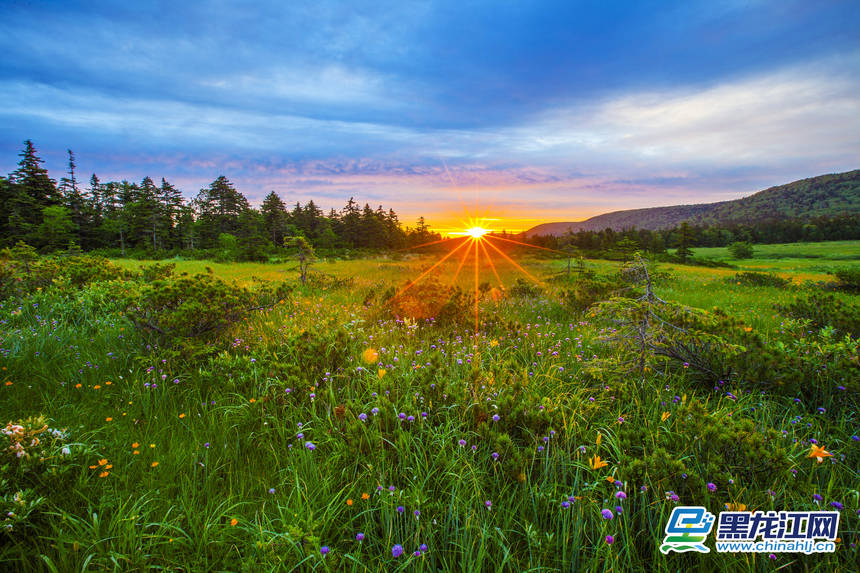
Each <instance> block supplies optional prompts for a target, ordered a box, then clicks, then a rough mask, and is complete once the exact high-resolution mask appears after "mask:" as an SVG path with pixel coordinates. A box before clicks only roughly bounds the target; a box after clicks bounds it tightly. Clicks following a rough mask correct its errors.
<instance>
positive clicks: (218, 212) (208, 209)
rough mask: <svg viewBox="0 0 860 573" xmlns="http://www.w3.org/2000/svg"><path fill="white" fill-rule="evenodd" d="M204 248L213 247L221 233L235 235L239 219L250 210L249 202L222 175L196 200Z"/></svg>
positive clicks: (202, 191) (201, 191) (198, 195)
mask: <svg viewBox="0 0 860 573" xmlns="http://www.w3.org/2000/svg"><path fill="white" fill-rule="evenodd" d="M194 205H195V208H196V209H197V213H198V226H199V230H200V239H201V241H202V243H203V244H202V246H204V247H210V246H213V245H214V244H215V242H216V240H217V239H218V235H220V234H221V233H229V234H232V235H235V234H236V233H237V230H238V227H239V217H240V216H241V214H242V213H243V212H244V211H245V210H247V209H249V208H250V205H249V204H248V200H247V199H246V198H245V196H244V195H242V194H241V193H240V192H239V191H237V190H236V189H235V188H234V187H233V184H232V183H230V181H229V180H228V179H227V178H226V177H224V176H223V175H221V176H220V177H218V178H217V179H216V180H215V181H213V182H212V183H211V184H210V185H209V187H208V188H206V189H201V190H200V193H198V194H197V197H196V198H195V200H194Z"/></svg>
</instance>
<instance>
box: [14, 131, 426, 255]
mask: <svg viewBox="0 0 860 573" xmlns="http://www.w3.org/2000/svg"><path fill="white" fill-rule="evenodd" d="M19 157H20V158H21V159H20V161H19V162H18V168H17V169H16V170H15V171H13V172H12V173H10V174H9V175H8V177H2V176H0V205H2V206H3V212H2V213H0V247H8V246H12V245H14V244H16V243H17V242H18V241H24V242H26V243H28V244H30V245H33V246H35V247H37V248H39V249H40V250H41V251H43V252H51V251H55V250H59V249H67V248H69V246H70V245H71V246H76V247H79V248H81V249H83V250H88V251H89V250H96V249H100V250H109V251H116V252H118V253H120V254H122V255H126V254H128V253H129V252H137V253H146V254H150V255H153V256H158V255H165V254H168V253H177V252H179V251H207V250H213V249H217V250H219V251H221V252H224V251H227V252H230V253H232V254H234V255H235V258H241V259H248V260H257V259H264V258H266V257H267V256H268V255H270V254H272V253H274V252H277V250H278V249H282V248H284V247H285V246H289V245H292V244H295V239H296V238H297V237H302V238H303V239H304V240H305V241H306V242H307V243H310V244H311V245H312V246H313V247H315V248H317V249H355V248H372V249H379V248H382V249H398V248H404V247H409V246H414V245H419V244H423V243H427V242H432V241H434V240H439V239H441V236H440V235H438V234H437V233H434V232H432V231H430V229H429V228H428V226H427V224H426V222H425V221H424V218H423V217H421V218H419V219H418V224H417V225H416V226H415V227H414V228H410V227H405V228H404V227H403V226H402V225H401V223H400V221H399V219H398V217H397V214H396V213H395V212H394V210H393V209H388V210H385V209H383V207H382V206H381V205H380V206H379V207H378V208H376V209H373V208H371V207H370V205H369V204H365V205H364V206H363V207H361V206H360V205H359V204H358V203H356V201H355V200H354V198H352V197H351V198H350V199H349V201H348V202H347V203H346V205H345V206H344V207H343V208H342V209H341V210H339V211H337V210H335V209H331V210H330V211H329V212H328V213H324V212H323V210H322V209H320V208H319V207H318V206H317V205H316V204H315V203H314V201H313V200H310V201H308V202H307V203H305V204H304V205H302V204H301V203H298V202H297V203H296V204H295V205H294V206H293V207H292V208H288V207H287V205H286V204H285V203H284V202H283V200H282V199H281V198H280V197H279V196H278V194H277V193H275V192H274V191H272V192H270V193H269V194H268V195H267V196H266V198H265V200H264V201H263V203H262V205H261V206H260V208H259V209H256V208H254V207H252V206H251V205H250V203H249V202H248V199H247V198H246V197H245V196H244V195H243V194H242V193H241V192H240V191H238V190H237V189H236V188H235V187H234V185H233V184H232V183H231V182H230V181H229V180H228V179H227V178H226V177H224V176H223V175H222V176H220V177H218V178H217V179H215V180H214V181H213V182H212V183H211V184H210V185H209V186H208V187H206V188H203V189H200V191H199V193H198V194H197V195H196V196H195V197H194V198H193V199H191V200H186V199H185V198H184V197H183V195H182V192H181V191H180V190H179V189H177V188H176V187H175V186H174V185H172V184H171V183H169V182H168V181H167V180H166V179H164V178H162V179H161V181H160V182H156V181H154V180H153V179H152V178H150V177H144V178H143V180H142V181H141V182H140V183H135V182H129V181H108V182H103V181H101V180H100V179H99V178H98V176H97V175H95V174H93V175H92V176H91V177H90V178H89V182H88V183H86V184H83V185H82V184H81V183H80V182H79V180H78V173H77V172H76V165H75V156H74V153H73V152H72V151H71V150H68V170H67V173H66V174H65V175H64V176H63V177H62V178H61V179H60V182H59V183H57V181H56V180H54V179H52V178H51V177H50V176H49V174H48V171H47V170H46V169H45V168H44V167H43V163H44V161H43V160H42V159H41V158H40V157H39V155H38V153H37V150H36V148H35V146H34V145H33V142H32V141H30V140H27V141H26V142H25V143H24V149H23V150H22V151H21V153H20V154H19Z"/></svg>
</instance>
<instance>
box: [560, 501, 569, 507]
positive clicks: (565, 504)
mask: <svg viewBox="0 0 860 573" xmlns="http://www.w3.org/2000/svg"><path fill="white" fill-rule="evenodd" d="M568 507H570V502H569V501H563V502H561V508H562V509H567V508H568Z"/></svg>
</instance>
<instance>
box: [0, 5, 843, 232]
mask: <svg viewBox="0 0 860 573" xmlns="http://www.w3.org/2000/svg"><path fill="white" fill-rule="evenodd" d="M185 4H187V5H185ZM0 21H3V23H4V26H3V34H0V173H4V174H5V173H9V172H11V171H13V170H14V169H15V167H16V164H17V161H18V159H19V158H18V153H20V151H21V149H22V148H23V142H24V140H25V139H32V140H33V142H34V143H35V145H36V148H37V149H38V150H39V153H40V155H41V156H42V157H43V158H44V159H45V162H46V167H47V168H48V169H49V171H50V174H51V176H52V177H54V178H56V179H59V178H60V177H62V176H63V175H64V173H63V172H64V170H65V161H66V150H67V149H72V150H73V151H74V153H75V157H76V162H77V166H78V168H77V172H78V178H79V179H89V176H90V174H92V173H96V174H98V176H99V178H100V179H101V180H102V181H108V180H122V179H127V180H131V181H140V180H141V179H143V177H145V176H151V177H152V178H153V179H155V180H156V181H158V180H159V178H161V177H164V178H166V179H167V180H168V181H170V182H171V183H173V184H174V185H177V186H178V187H179V188H180V189H182V191H183V193H184V194H185V196H186V197H188V198H191V197H193V196H194V195H196V194H197V192H198V191H199V190H200V189H201V188H202V187H206V186H208V184H209V183H211V182H212V181H213V180H214V179H215V178H217V177H218V176H219V175H225V176H226V177H227V178H228V179H230V180H231V181H232V182H233V183H234V185H235V186H236V187H237V188H238V189H239V190H240V191H241V192H242V193H244V194H245V196H247V197H248V199H249V200H250V201H251V203H252V204H255V205H259V203H260V202H261V201H262V199H263V197H265V195H266V194H267V193H268V192H269V191H272V190H274V191H276V192H277V193H278V194H279V195H280V196H281V197H282V199H284V201H285V202H286V203H287V204H294V203H295V202H297V201H300V202H302V203H304V202H306V201H308V200H310V199H313V200H314V202H315V203H317V204H318V205H320V206H322V207H323V208H325V209H326V210H328V209H329V208H331V207H334V208H337V209H340V208H341V207H343V205H344V204H345V203H346V201H347V199H349V197H350V196H354V197H355V199H356V200H357V201H358V202H359V203H361V204H364V203H369V204H370V205H371V206H372V207H374V208H375V207H376V206H377V205H379V204H382V205H384V206H385V208H389V207H391V208H393V209H395V211H397V213H398V214H399V215H400V218H401V221H402V222H403V223H405V224H408V225H414V224H415V220H416V219H417V217H418V216H424V217H425V218H426V219H427V221H428V222H429V223H430V225H431V226H432V227H434V228H436V229H438V230H441V231H443V232H446V231H450V230H455V229H458V228H460V227H462V225H463V223H464V222H465V219H466V216H467V214H468V215H470V216H472V217H475V216H481V217H484V218H485V221H484V226H486V227H490V228H493V229H496V230H501V229H503V228H504V229H506V230H523V229H527V228H529V227H531V226H533V225H536V224H538V223H542V222H551V221H577V220H582V219H585V218H588V217H590V216H594V215H598V214H601V213H605V212H609V211H615V210H619V209H632V208H640V207H650V206H659V205H673V204H682V203H708V202H713V201H721V200H727V199H734V198H738V197H742V196H746V195H749V194H751V193H753V192H755V191H758V190H761V189H764V188H767V187H770V186H772V185H779V184H782V183H787V182H790V181H794V180H797V179H802V178H805V177H811V176H815V175H820V174H824V173H834V172H841V171H848V170H851V169H857V168H860V33H858V31H857V24H858V22H860V2H857V1H856V0H849V1H844V2H839V1H828V0H820V1H815V2H810V1H794V0H779V1H773V2H770V1H756V0H748V1H741V0H732V1H726V2H722V1H719V0H707V1H702V2H700V1H698V0H685V1H681V2H671V1H659V2H622V1H617V2H605V1H576V0H566V1H561V2H549V1H547V2H539V1H522V2H511V1H506V0H490V1H483V2H481V1H470V0H456V1H451V2H448V1H438V2H437V1H424V2H407V1H405V0H399V1H393V2H388V1H387V0H377V1H372V2H332V1H328V0H317V1H313V2H301V1H292V0H291V1H290V2H283V1H282V0H272V1H269V0H265V1H256V2H233V1H223V0H220V1H209V2H189V3H183V2H175V1H170V2H162V1H148V0H136V1H135V2H103V1H99V0H88V1H83V2H76V1H72V0H65V1H63V2H40V1H32V2H27V1H14V0H12V1H10V0H3V1H2V2H0Z"/></svg>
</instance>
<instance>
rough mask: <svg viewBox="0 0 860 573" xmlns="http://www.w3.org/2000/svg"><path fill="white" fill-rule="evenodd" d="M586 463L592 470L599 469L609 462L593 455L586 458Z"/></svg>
mask: <svg viewBox="0 0 860 573" xmlns="http://www.w3.org/2000/svg"><path fill="white" fill-rule="evenodd" d="M588 465H590V466H591V469H593V470H599V469H600V468H604V467H606V466H608V465H609V462H606V461H603V460H601V459H600V456H594V457H593V458H588Z"/></svg>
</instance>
